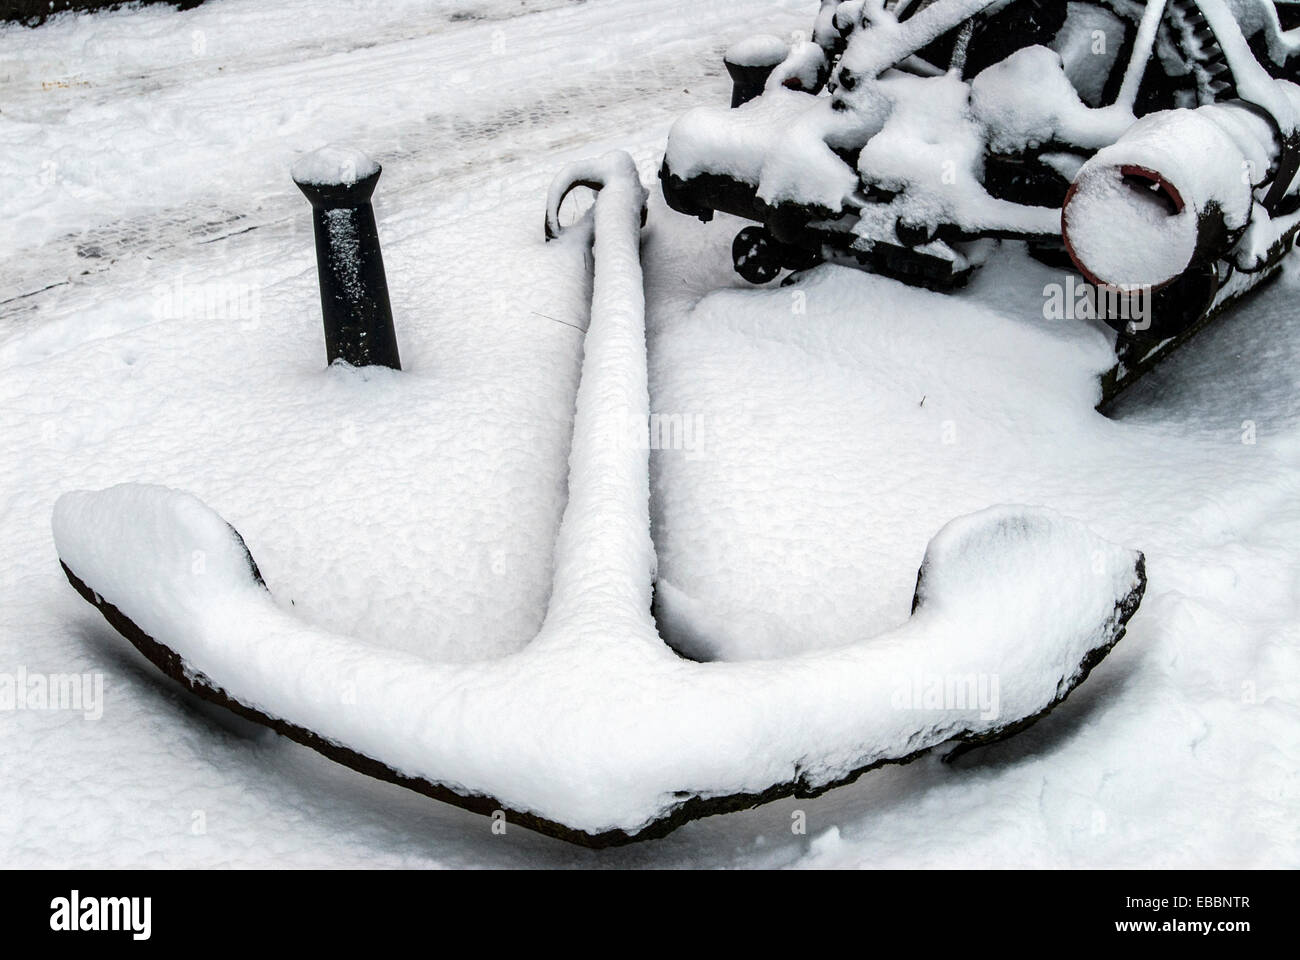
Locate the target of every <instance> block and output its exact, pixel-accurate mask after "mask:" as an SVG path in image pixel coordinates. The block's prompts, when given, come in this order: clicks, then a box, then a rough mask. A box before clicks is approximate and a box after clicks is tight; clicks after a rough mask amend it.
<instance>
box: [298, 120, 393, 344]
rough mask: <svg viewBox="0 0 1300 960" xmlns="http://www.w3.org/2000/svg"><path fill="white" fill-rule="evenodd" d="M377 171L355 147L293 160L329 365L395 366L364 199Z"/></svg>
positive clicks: (383, 282)
mask: <svg viewBox="0 0 1300 960" xmlns="http://www.w3.org/2000/svg"><path fill="white" fill-rule="evenodd" d="M381 171H382V168H381V167H380V166H379V164H378V163H376V162H375V161H374V160H371V159H370V158H369V157H368V156H366V155H365V154H364V153H362V152H361V151H359V150H354V149H351V148H349V147H340V146H333V145H331V146H328V147H322V148H321V149H320V150H317V151H315V152H314V153H309V154H307V155H306V156H305V157H302V158H301V159H299V160H298V162H297V163H295V164H294V165H293V181H294V183H296V184H297V185H298V189H300V190H301V191H302V192H303V193H304V194H305V195H306V197H307V199H308V200H310V201H311V208H312V211H311V213H312V224H313V226H314V228H315V232H316V269H317V272H318V273H319V274H320V304H321V314H322V317H323V319H324V323H325V354H326V356H327V357H328V360H329V362H330V363H333V362H334V361H336V360H342V361H344V362H345V363H349V364H351V365H352V366H354V367H368V366H384V367H392V368H393V369H394V370H400V369H402V361H401V358H400V357H399V355H398V352H397V333H396V331H395V330H394V329H393V308H392V306H391V305H390V303H389V301H388V279H387V277H385V275H384V258H383V255H382V254H381V253H380V250H379V231H378V229H377V228H376V226H375V210H374V207H373V206H371V204H370V197H371V196H372V195H373V194H374V192H375V185H376V184H377V183H378V182H379V174H380V173H381Z"/></svg>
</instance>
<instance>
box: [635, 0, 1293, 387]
mask: <svg viewBox="0 0 1300 960" xmlns="http://www.w3.org/2000/svg"><path fill="white" fill-rule="evenodd" d="M1298 51H1300V4H1297V3H1295V2H1294V0H1286V2H1281V0H1279V2H1277V3H1275V2H1273V0H1147V2H1145V3H1142V2H1138V0H1068V2H1066V0H851V2H837V0H823V3H822V8H821V11H820V13H819V15H818V17H817V21H816V24H815V27H814V30H813V33H812V39H811V40H799V39H797V38H796V39H795V40H793V41H789V42H788V41H785V40H782V39H780V38H776V37H755V38H751V39H749V40H745V41H742V42H741V43H738V44H736V45H734V46H733V47H732V48H731V49H729V50H728V51H727V55H726V64H727V69H728V71H729V72H730V74H731V76H732V78H733V81H734V92H733V97H732V105H731V107H730V108H727V107H723V106H721V105H719V106H716V107H714V106H709V107H702V108H698V109H696V110H694V111H692V112H690V113H688V114H686V115H685V116H684V117H682V118H681V119H680V120H679V121H678V122H677V124H676V125H675V126H674V128H673V130H672V133H671V135H670V137H669V141H668V148H667V152H666V155H665V158H664V164H663V168H662V170H661V172H660V177H661V180H662V182H663V190H664V196H665V198H666V199H667V201H668V204H669V205H670V206H671V207H672V208H673V209H675V210H677V211H679V212H681V213H685V214H690V215H693V216H697V217H699V218H700V219H702V220H709V219H711V218H712V216H713V214H714V212H715V211H722V212H725V213H730V214H734V215H736V216H740V217H743V218H745V219H748V220H751V221H754V222H755V225H752V226H748V227H746V228H744V229H743V230H741V231H740V233H739V234H738V235H737V237H736V239H735V241H734V243H733V248H732V254H733V259H734V263H735V267H736V270H737V272H739V273H740V274H741V276H743V277H744V278H745V279H746V280H749V281H751V282H755V283H764V282H767V281H770V280H773V279H775V278H776V277H777V276H779V275H780V274H781V272H782V271H783V270H786V269H790V270H796V271H797V270H800V269H804V268H807V267H810V266H812V265H814V264H816V263H819V262H823V261H832V262H839V263H845V264H849V265H853V266H858V267H861V268H863V269H867V270H870V271H873V272H877V273H881V274H885V275H888V276H891V277H894V278H896V279H899V280H902V281H904V282H907V283H911V284H917V285H921V286H926V287H931V288H934V289H950V288H953V287H956V286H959V285H961V284H962V283H964V282H965V281H966V280H967V279H968V278H969V277H970V275H971V273H972V271H973V270H975V269H976V268H977V267H978V266H979V265H980V264H981V262H983V260H984V259H985V258H986V257H987V256H988V254H989V252H990V249H991V247H992V246H993V245H994V244H995V243H996V242H997V241H998V240H1003V239H1014V240H1021V241H1025V242H1026V243H1027V245H1028V249H1029V250H1030V252H1031V253H1032V254H1033V255H1034V256H1036V257H1038V258H1039V259H1041V260H1044V261H1046V262H1048V263H1053V264H1060V265H1062V266H1068V265H1069V264H1070V262H1071V261H1072V262H1073V265H1074V266H1075V267H1077V268H1078V270H1079V272H1081V273H1082V274H1083V275H1084V277H1085V278H1086V279H1087V280H1088V281H1090V282H1091V283H1092V284H1094V285H1096V287H1097V288H1098V289H1101V290H1104V291H1106V293H1107V296H1106V297H1094V303H1102V304H1108V305H1109V309H1102V310H1101V311H1100V316H1101V319H1103V320H1105V321H1106V322H1107V323H1109V324H1110V325H1111V326H1112V327H1113V328H1114V329H1115V330H1116V331H1117V340H1116V366H1115V368H1114V369H1113V370H1112V371H1111V372H1110V373H1109V374H1108V375H1107V377H1106V378H1105V380H1104V384H1103V388H1104V389H1103V399H1104V400H1108V399H1110V398H1112V397H1113V396H1114V395H1115V394H1117V393H1118V392H1119V391H1120V390H1122V389H1123V388H1124V387H1125V386H1127V385H1128V384H1129V383H1131V382H1132V381H1133V380H1134V379H1135V378H1136V377H1137V376H1139V375H1140V374H1141V373H1142V372H1144V371H1145V370H1146V369H1148V368H1149V367H1150V366H1151V365H1152V364H1154V363H1155V362H1156V361H1157V360H1159V359H1160V358H1161V357H1163V356H1165V355H1167V353H1168V352H1169V350H1171V349H1172V348H1173V347H1175V346H1177V345H1178V344H1180V343H1182V342H1184V341H1185V340H1186V339H1187V338H1188V337H1190V336H1191V335H1192V334H1193V333H1195V332H1196V331H1197V330H1198V329H1200V327H1201V326H1202V325H1203V324H1204V323H1205V322H1207V321H1208V320H1209V319H1210V318H1211V317H1212V316H1214V315H1215V314H1216V313H1217V312H1218V311H1219V310H1221V309H1222V307H1223V306H1225V305H1226V304H1227V303H1229V302H1231V301H1232V300H1234V299H1236V298H1237V297H1239V296H1241V295H1242V294H1243V293H1245V292H1246V291H1247V290H1249V289H1251V288H1253V287H1255V286H1256V285H1257V284H1258V283H1259V282H1260V281H1261V280H1264V279H1266V278H1268V277H1270V276H1272V275H1274V274H1275V273H1276V272H1277V270H1278V269H1279V267H1280V265H1281V261H1282V258H1283V257H1284V256H1285V254H1286V253H1287V252H1288V251H1289V250H1290V249H1291V247H1292V244H1293V241H1294V238H1295V233H1296V230H1297V227H1300V193H1298V192H1297V186H1298V184H1297V179H1298V178H1297V177H1296V173H1297V169H1298V168H1300V132H1298V131H1300V87H1298V86H1297V85H1296V84H1295V83H1293V82H1292V81H1293V80H1295V79H1296V78H1297V76H1296V75H1297V73H1298V72H1300V57H1298V56H1297V55H1296V54H1297V52H1298Z"/></svg>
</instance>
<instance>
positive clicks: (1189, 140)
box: [1064, 104, 1276, 286]
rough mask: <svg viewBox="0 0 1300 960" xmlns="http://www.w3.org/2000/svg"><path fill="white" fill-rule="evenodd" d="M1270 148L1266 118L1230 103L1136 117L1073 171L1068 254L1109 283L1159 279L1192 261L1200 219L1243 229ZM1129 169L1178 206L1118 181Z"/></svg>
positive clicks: (1267, 166)
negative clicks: (1162, 188)
mask: <svg viewBox="0 0 1300 960" xmlns="http://www.w3.org/2000/svg"><path fill="white" fill-rule="evenodd" d="M1275 150H1276V147H1275V144H1274V134H1273V130H1272V128H1271V125H1270V124H1269V122H1268V121H1267V120H1266V119H1265V118H1263V117H1262V116H1260V115H1259V114H1258V113H1256V112H1255V111H1254V110H1252V109H1250V108H1247V107H1244V106H1241V105H1237V104H1210V105H1207V106H1203V107H1198V108H1196V109H1195V110H1187V109H1182V110H1165V111H1160V112H1158V113H1152V114H1148V115H1147V116H1145V117H1142V118H1141V119H1140V120H1139V121H1137V122H1136V123H1135V124H1134V125H1133V126H1132V127H1131V128H1130V130H1129V131H1128V132H1127V133H1125V134H1124V136H1122V137H1121V138H1120V139H1119V140H1118V141H1116V142H1115V143H1113V144H1111V145H1110V146H1108V147H1105V148H1103V149H1102V150H1099V151H1098V152H1097V153H1096V154H1094V155H1093V156H1092V157H1091V158H1090V159H1089V160H1088V162H1087V163H1085V164H1084V165H1083V167H1082V168H1081V169H1080V170H1079V173H1078V175H1077V177H1076V179H1075V181H1074V185H1075V189H1074V195H1073V197H1071V198H1070V200H1069V202H1068V203H1067V204H1066V207H1065V212H1064V223H1065V229H1066V232H1067V235H1068V237H1069V240H1070V244H1071V246H1072V247H1073V249H1074V252H1075V255H1076V256H1077V257H1078V259H1079V262H1080V263H1082V264H1085V265H1086V266H1087V268H1088V270H1089V272H1090V273H1092V275H1093V276H1094V277H1096V278H1098V279H1100V280H1102V281H1104V282H1107V283H1112V284H1115V285H1119V286H1140V285H1152V286H1154V285H1159V284H1163V283H1167V282H1168V281H1170V280H1172V279H1173V278H1174V277H1176V276H1177V275H1178V274H1179V273H1181V272H1182V270H1183V269H1184V268H1185V267H1186V266H1187V264H1188V263H1189V262H1190V260H1191V258H1192V255H1193V254H1194V252H1195V251H1196V246H1197V241H1198V237H1199V230H1200V223H1201V221H1202V219H1204V218H1207V217H1209V216H1211V215H1212V214H1213V215H1219V214H1221V215H1222V218H1223V221H1224V225H1225V226H1226V227H1227V229H1228V231H1229V233H1230V234H1232V233H1235V232H1238V231H1240V230H1242V229H1243V228H1244V227H1245V226H1246V224H1247V222H1248V221H1249V219H1250V215H1251V210H1252V207H1253V206H1254V196H1253V191H1254V187H1255V186H1256V185H1257V184H1259V183H1261V182H1262V181H1263V180H1264V179H1265V178H1266V177H1267V175H1268V171H1269V170H1270V169H1271V168H1272V167H1273V165H1274V157H1275ZM1130 168H1137V169H1138V170H1142V171H1146V172H1147V173H1146V174H1144V175H1143V176H1144V177H1146V178H1147V179H1149V180H1151V181H1152V182H1154V180H1155V178H1156V177H1159V178H1160V179H1162V180H1163V181H1164V182H1165V183H1166V184H1168V185H1169V186H1170V187H1172V189H1173V191H1174V192H1175V193H1176V195H1177V198H1178V199H1177V204H1178V206H1179V209H1177V210H1170V209H1169V203H1168V200H1169V199H1172V198H1167V199H1162V198H1161V197H1158V196H1157V195H1156V194H1154V193H1153V192H1152V191H1151V189H1149V188H1148V186H1147V185H1146V184H1145V183H1140V184H1138V185H1136V186H1135V185H1133V184H1132V183H1129V182H1127V181H1125V179H1124V176H1123V171H1124V170H1126V169H1130Z"/></svg>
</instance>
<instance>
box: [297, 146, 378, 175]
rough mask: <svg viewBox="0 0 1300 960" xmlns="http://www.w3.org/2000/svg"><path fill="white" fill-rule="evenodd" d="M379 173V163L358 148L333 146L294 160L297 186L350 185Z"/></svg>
mask: <svg viewBox="0 0 1300 960" xmlns="http://www.w3.org/2000/svg"><path fill="white" fill-rule="evenodd" d="M378 172H379V164H377V163H375V161H374V160H372V159H370V157H368V156H366V154H365V153H364V152H363V151H361V150H358V149H357V148H356V147H349V146H345V145H342V144H336V143H332V144H329V145H327V146H324V147H321V148H320V149H319V150H313V151H312V152H311V153H308V154H305V155H303V156H302V157H299V158H298V159H297V160H296V161H294V164H293V167H292V175H293V179H294V181H295V182H296V183H307V184H317V185H337V186H350V185H351V184H354V183H356V182H357V181H358V180H364V179H365V178H366V177H372V176H374V175H375V174H376V173H378Z"/></svg>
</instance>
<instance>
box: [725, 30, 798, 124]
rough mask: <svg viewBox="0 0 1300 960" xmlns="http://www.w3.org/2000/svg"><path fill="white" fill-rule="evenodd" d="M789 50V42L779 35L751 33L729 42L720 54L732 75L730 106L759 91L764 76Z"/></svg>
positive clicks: (755, 94) (747, 101) (767, 74)
mask: <svg viewBox="0 0 1300 960" xmlns="http://www.w3.org/2000/svg"><path fill="white" fill-rule="evenodd" d="M789 52H790V45H789V44H788V43H786V42H785V41H784V40H782V39H781V38H779V37H770V36H759V37H751V38H750V39H748V40H742V41H740V42H739V43H735V44H732V45H731V46H730V47H729V48H728V49H727V52H726V53H725V54H724V55H723V58H722V62H723V63H724V64H725V65H726V67H727V73H729V74H730V75H731V108H732V109H733V110H734V109H735V108H736V107H739V106H740V105H741V104H745V103H749V101H751V100H753V99H754V98H755V97H757V96H758V95H759V94H760V93H762V92H763V87H764V85H765V84H766V83H767V78H768V77H770V76H771V75H772V71H773V70H775V69H776V68H777V67H778V66H780V65H781V62H782V61H783V60H785V58H786V56H787V55H788V54H789Z"/></svg>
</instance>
